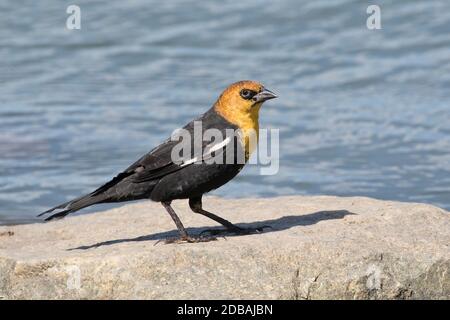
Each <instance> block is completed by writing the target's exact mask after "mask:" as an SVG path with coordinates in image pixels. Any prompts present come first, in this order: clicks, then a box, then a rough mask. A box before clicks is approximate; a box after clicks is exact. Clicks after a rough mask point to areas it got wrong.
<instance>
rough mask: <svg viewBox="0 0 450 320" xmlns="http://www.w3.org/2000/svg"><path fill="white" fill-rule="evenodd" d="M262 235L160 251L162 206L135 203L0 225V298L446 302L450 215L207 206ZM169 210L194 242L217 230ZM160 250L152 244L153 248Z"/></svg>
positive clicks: (353, 203)
mask: <svg viewBox="0 0 450 320" xmlns="http://www.w3.org/2000/svg"><path fill="white" fill-rule="evenodd" d="M204 206H205V209H209V210H210V211H212V212H216V213H220V215H221V216H223V217H225V218H227V219H229V220H231V221H233V222H235V223H238V224H240V225H241V226H248V225H252V226H254V225H271V226H272V227H273V229H272V230H268V231H266V232H264V233H262V234H253V235H246V236H227V237H226V239H224V238H219V239H218V241H212V242H207V243H193V244H192V243H191V244H169V245H166V244H162V243H158V244H156V243H157V241H158V240H160V239H164V238H166V237H168V236H174V235H176V232H175V228H174V225H173V222H172V221H171V219H170V217H169V216H168V214H167V213H166V212H165V211H164V209H163V208H162V206H161V205H160V204H157V203H151V202H150V201H148V202H140V203H137V204H129V205H125V206H123V207H121V208H117V209H113V210H109V211H105V212H99V213H95V214H91V215H82V216H74V217H69V218H66V219H65V220H60V221H56V222H51V223H46V224H29V225H20V226H4V227H0V298H3V299H19V298H20V299H57V298H63V299H67V298H75V299H222V298H224V299H238V298H244V299H277V298H281V299H322V298H332V299H418V298H419V299H421V298H439V299H450V273H449V268H450V250H449V244H450V214H449V212H447V211H444V210H442V209H439V208H436V207H433V206H430V205H425V204H416V203H399V202H388V201H379V200H374V199H369V198H360V197H357V198H356V197H354V198H339V197H328V196H319V197H303V196H295V197H280V198H269V199H242V200H226V199H219V198H215V197H207V198H206V199H204ZM174 208H175V210H176V211H177V212H178V213H179V214H180V217H181V219H182V221H183V223H184V224H185V226H188V227H189V228H188V231H189V232H190V233H191V234H198V233H199V232H200V231H201V230H203V229H204V228H206V227H214V226H216V224H215V223H214V222H213V221H212V220H209V219H207V218H204V217H202V216H200V215H197V214H194V213H191V212H190V210H189V209H188V206H187V204H186V201H178V202H174ZM155 244H156V245H155Z"/></svg>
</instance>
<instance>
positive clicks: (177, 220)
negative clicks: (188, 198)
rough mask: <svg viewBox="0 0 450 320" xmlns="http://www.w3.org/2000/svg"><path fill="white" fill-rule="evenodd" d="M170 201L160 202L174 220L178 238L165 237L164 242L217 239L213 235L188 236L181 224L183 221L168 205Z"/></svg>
mask: <svg viewBox="0 0 450 320" xmlns="http://www.w3.org/2000/svg"><path fill="white" fill-rule="evenodd" d="M170 203H171V202H170V201H166V202H161V204H162V205H163V206H164V208H165V209H166V211H167V212H168V213H169V215H170V217H171V218H172V220H173V222H175V225H176V226H177V229H178V232H179V233H180V237H179V238H170V239H166V241H165V243H166V244H168V243H183V242H207V241H213V240H217V239H216V238H213V237H209V238H208V237H190V236H189V235H188V233H187V231H186V229H185V228H184V226H183V223H182V222H181V220H180V218H178V216H177V214H176V213H175V210H173V208H172V207H171V206H170Z"/></svg>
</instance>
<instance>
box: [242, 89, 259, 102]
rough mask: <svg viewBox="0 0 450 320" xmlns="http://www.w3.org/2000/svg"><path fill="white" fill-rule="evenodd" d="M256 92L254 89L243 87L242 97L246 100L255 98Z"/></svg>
mask: <svg viewBox="0 0 450 320" xmlns="http://www.w3.org/2000/svg"><path fill="white" fill-rule="evenodd" d="M255 94H256V92H255V91H252V90H248V89H242V90H241V97H242V98H244V99H246V100H250V99H251V98H253V96H254V95H255Z"/></svg>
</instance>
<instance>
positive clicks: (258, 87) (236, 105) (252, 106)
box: [214, 80, 277, 129]
mask: <svg viewBox="0 0 450 320" xmlns="http://www.w3.org/2000/svg"><path fill="white" fill-rule="evenodd" d="M276 97H277V95H276V94H274V93H273V92H272V91H270V90H267V89H266V88H264V86H263V85H262V84H261V83H259V82H256V81H250V80H244V81H239V82H236V83H233V84H232V85H230V86H229V87H228V88H226V89H225V91H224V92H223V93H222V94H221V95H220V97H219V99H218V100H217V102H216V103H215V105H214V108H215V110H216V111H217V112H218V113H219V114H220V115H222V116H223V117H224V118H225V119H227V120H228V121H230V122H231V123H233V124H236V125H238V126H239V127H241V129H246V128H245V127H246V126H247V125H249V124H250V123H248V122H249V120H251V121H253V122H255V121H256V123H254V124H253V125H257V122H258V115H259V109H260V108H261V105H262V104H263V103H264V101H266V100H269V99H273V98H276Z"/></svg>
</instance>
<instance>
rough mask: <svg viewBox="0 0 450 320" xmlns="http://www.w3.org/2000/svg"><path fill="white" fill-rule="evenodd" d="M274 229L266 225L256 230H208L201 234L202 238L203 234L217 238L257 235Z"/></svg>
mask: <svg viewBox="0 0 450 320" xmlns="http://www.w3.org/2000/svg"><path fill="white" fill-rule="evenodd" d="M266 228H267V229H273V228H272V227H271V226H268V225H265V226H261V227H256V228H239V227H237V228H233V229H207V230H203V231H202V232H200V236H202V235H203V234H209V235H211V236H217V235H221V234H224V233H226V234H235V235H249V234H255V233H262V232H264V229H266Z"/></svg>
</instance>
